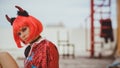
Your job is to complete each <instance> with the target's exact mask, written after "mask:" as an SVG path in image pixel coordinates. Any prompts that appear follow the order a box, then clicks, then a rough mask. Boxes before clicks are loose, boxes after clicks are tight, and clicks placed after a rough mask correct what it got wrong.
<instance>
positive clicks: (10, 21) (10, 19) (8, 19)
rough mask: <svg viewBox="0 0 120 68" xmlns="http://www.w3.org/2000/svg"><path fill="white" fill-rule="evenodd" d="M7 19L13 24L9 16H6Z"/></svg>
mask: <svg viewBox="0 0 120 68" xmlns="http://www.w3.org/2000/svg"><path fill="white" fill-rule="evenodd" d="M5 17H6V19H7V20H8V21H9V22H10V23H11V19H10V18H9V17H8V15H5Z"/></svg>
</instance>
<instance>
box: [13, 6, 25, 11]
mask: <svg viewBox="0 0 120 68" xmlns="http://www.w3.org/2000/svg"><path fill="white" fill-rule="evenodd" d="M15 7H16V8H17V9H18V10H19V11H21V12H23V11H24V10H23V9H22V8H21V7H19V6H15Z"/></svg>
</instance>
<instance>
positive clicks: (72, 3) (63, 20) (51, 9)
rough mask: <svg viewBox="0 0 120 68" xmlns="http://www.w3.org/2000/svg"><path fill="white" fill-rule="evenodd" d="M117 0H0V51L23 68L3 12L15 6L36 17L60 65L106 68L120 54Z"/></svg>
mask: <svg viewBox="0 0 120 68" xmlns="http://www.w3.org/2000/svg"><path fill="white" fill-rule="evenodd" d="M119 4H120V1H119V0H34V1H32V0H31V1H28V0H24V1H23V0H0V9H1V10H0V43H1V44H0V51H8V52H9V53H10V54H11V55H12V56H13V57H14V58H15V59H16V61H17V63H18V64H19V66H20V68H23V63H24V62H23V59H24V49H25V47H23V48H17V46H16V44H15V42H14V39H13V34H12V27H11V25H10V23H9V22H8V21H7V20H6V18H5V15H6V14H8V15H9V16H10V17H16V16H17V15H16V14H17V12H16V11H17V9H16V8H15V5H18V6H21V7H22V8H23V9H25V10H27V11H28V13H29V14H30V15H32V16H34V17H36V18H37V19H39V20H40V21H41V22H42V24H43V26H44V30H43V32H42V36H43V37H45V38H47V39H49V40H51V41H52V42H54V43H55V44H56V46H57V48H58V50H59V54H60V68H106V67H107V66H108V65H109V64H111V63H112V62H113V61H114V60H115V58H116V56H119V55H120V48H119V46H120V43H119V41H120V39H119V38H120V36H119V32H120V31H119V30H120V28H119V22H120V21H119V20H120V13H119V12H120V9H119V8H120V7H119V6H120V5H119Z"/></svg>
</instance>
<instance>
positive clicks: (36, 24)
mask: <svg viewBox="0 0 120 68" xmlns="http://www.w3.org/2000/svg"><path fill="white" fill-rule="evenodd" d="M24 26H28V27H29V28H30V33H29V37H28V38H27V40H25V41H23V40H21V39H20V38H19V36H18V35H17V32H18V31H19V30H20V28H21V27H24ZM42 30H43V26H42V24H41V22H40V21H38V20H37V19H36V18H35V17H32V16H29V17H23V16H18V17H17V18H16V19H15V21H14V22H13V35H14V39H15V42H16V43H17V46H18V47H21V43H20V41H22V42H23V43H24V44H28V43H29V42H30V41H31V40H33V39H34V38H36V36H38V35H39V34H40V33H41V32H42Z"/></svg>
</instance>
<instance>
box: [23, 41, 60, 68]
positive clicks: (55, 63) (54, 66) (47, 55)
mask: <svg viewBox="0 0 120 68" xmlns="http://www.w3.org/2000/svg"><path fill="white" fill-rule="evenodd" d="M24 68H59V54H58V50H57V48H56V46H55V45H54V44H53V43H52V42H50V41H48V40H46V39H44V40H42V41H40V42H38V43H34V44H33V45H32V46H31V50H30V52H29V55H28V57H27V58H26V59H25V62H24Z"/></svg>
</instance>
